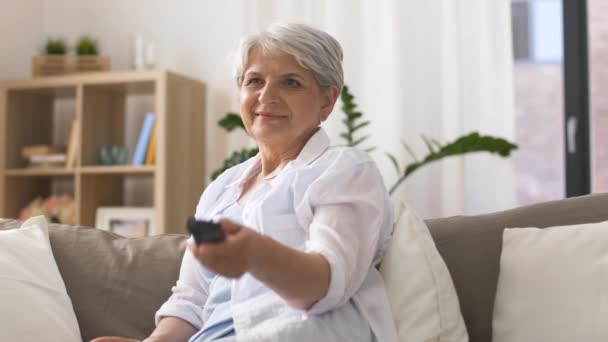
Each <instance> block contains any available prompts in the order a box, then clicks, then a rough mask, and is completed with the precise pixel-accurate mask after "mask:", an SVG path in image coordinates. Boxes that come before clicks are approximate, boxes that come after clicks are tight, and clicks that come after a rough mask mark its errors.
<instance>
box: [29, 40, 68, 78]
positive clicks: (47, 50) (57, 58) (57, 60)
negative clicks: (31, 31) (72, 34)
mask: <svg viewBox="0 0 608 342" xmlns="http://www.w3.org/2000/svg"><path fill="white" fill-rule="evenodd" d="M67 50H68V49H67V46H66V44H65V41H64V40H63V39H61V38H48V39H47V42H46V44H45V46H44V50H43V53H44V55H42V56H34V57H33V58H32V75H33V76H34V77H39V76H51V75H61V74H65V73H66V71H67V67H68V63H67V58H66V53H67Z"/></svg>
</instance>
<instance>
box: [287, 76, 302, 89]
mask: <svg viewBox="0 0 608 342" xmlns="http://www.w3.org/2000/svg"><path fill="white" fill-rule="evenodd" d="M285 84H286V85H287V86H288V87H299V86H300V82H299V81H297V80H294V79H293V78H288V79H286V80H285Z"/></svg>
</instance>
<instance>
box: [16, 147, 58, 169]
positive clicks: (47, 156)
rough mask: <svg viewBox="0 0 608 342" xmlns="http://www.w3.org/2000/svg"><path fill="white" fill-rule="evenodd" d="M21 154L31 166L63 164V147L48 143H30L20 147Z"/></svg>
mask: <svg viewBox="0 0 608 342" xmlns="http://www.w3.org/2000/svg"><path fill="white" fill-rule="evenodd" d="M21 156H23V158H25V159H27V160H28V162H29V165H30V166H31V167H56V166H63V165H65V161H66V154H65V148H64V147H60V146H50V145H30V146H25V147H23V148H22V149H21Z"/></svg>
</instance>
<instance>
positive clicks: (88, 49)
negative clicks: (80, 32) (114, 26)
mask: <svg viewBox="0 0 608 342" xmlns="http://www.w3.org/2000/svg"><path fill="white" fill-rule="evenodd" d="M76 54H77V55H80V56H83V55H85V56H95V55H97V41H96V40H95V39H93V38H91V37H89V36H82V37H80V38H79V39H78V42H76Z"/></svg>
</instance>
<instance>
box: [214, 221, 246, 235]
mask: <svg viewBox="0 0 608 342" xmlns="http://www.w3.org/2000/svg"><path fill="white" fill-rule="evenodd" d="M219 223H220V224H221V225H222V229H223V230H224V234H226V235H232V234H236V233H238V232H239V231H240V230H241V229H242V228H243V226H241V225H240V224H238V223H236V222H234V221H232V220H229V219H225V218H222V219H220V220H219Z"/></svg>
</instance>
